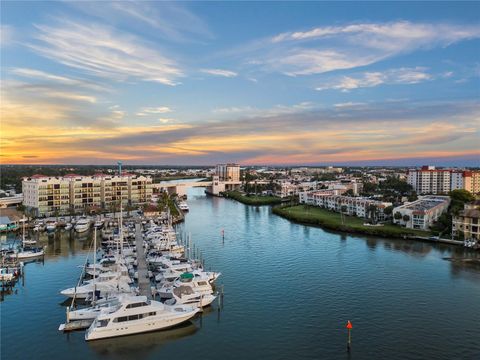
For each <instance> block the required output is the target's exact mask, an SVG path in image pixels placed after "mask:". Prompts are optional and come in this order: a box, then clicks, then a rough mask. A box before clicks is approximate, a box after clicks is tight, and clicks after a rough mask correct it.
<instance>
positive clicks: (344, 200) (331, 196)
mask: <svg viewBox="0 0 480 360" xmlns="http://www.w3.org/2000/svg"><path fill="white" fill-rule="evenodd" d="M338 191H339V190H335V189H326V190H320V191H312V192H304V193H301V194H299V201H300V203H302V204H308V205H313V206H319V207H322V208H325V209H328V210H330V211H336V212H343V213H345V214H347V215H350V216H357V217H361V218H372V217H374V218H375V219H376V220H379V221H383V220H386V218H387V215H386V214H385V212H384V210H385V208H387V207H389V206H392V203H391V202H383V201H378V200H372V199H367V198H362V197H352V196H343V195H338ZM372 209H375V211H372Z"/></svg>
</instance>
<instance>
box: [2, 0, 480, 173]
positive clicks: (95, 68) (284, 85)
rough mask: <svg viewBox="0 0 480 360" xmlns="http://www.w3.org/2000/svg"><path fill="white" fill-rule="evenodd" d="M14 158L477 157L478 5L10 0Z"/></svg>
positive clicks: (5, 104) (380, 160)
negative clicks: (45, 0) (51, 0)
mask: <svg viewBox="0 0 480 360" xmlns="http://www.w3.org/2000/svg"><path fill="white" fill-rule="evenodd" d="M1 10H2V11H1V12H2V15H1V78H2V83H1V157H0V159H1V162H2V163H3V164H21V163H38V164H56V163H60V164H110V163H115V162H116V161H117V160H123V161H124V163H126V164H166V165H167V164H168V165H170V164H177V165H211V164H215V163H217V162H226V161H230V162H239V163H240V164H245V165H247V164H252V165H253V164H257V165H263V164H272V165H277V164H278V165H283V164H288V165H295V164H307V165H316V164H328V165H331V164H372V165H381V164H386V165H419V164H424V163H432V164H437V165H459V166H463V165H470V166H475V165H477V166H478V165H480V160H479V159H480V146H479V144H480V136H479V115H480V103H479V96H480V22H479V15H478V14H480V3H478V2H477V3H475V2H470V3H459V2H455V3H447V2H441V3H432V2H425V3H418V4H414V3H401V2H400V3H388V2H381V3H361V4H358V3H357V4H356V3H346V2H341V3H333V4H331V3H324V2H320V3H288V2H278V3H274V2H267V3H253V2H242V3H219V2H210V3H198V2H196V3H188V2H182V3H174V4H173V3H172V4H171V3H159V2H138V3H135V2H75V3H70V2H58V3H55V2H37V1H35V2H2V5H1Z"/></svg>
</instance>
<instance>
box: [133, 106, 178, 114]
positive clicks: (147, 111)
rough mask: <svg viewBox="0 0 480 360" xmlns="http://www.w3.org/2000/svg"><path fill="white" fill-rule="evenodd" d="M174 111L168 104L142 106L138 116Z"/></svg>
mask: <svg viewBox="0 0 480 360" xmlns="http://www.w3.org/2000/svg"><path fill="white" fill-rule="evenodd" d="M172 111H173V110H172V109H170V108H169V107H168V106H158V107H146V108H142V109H141V110H140V111H139V112H137V116H148V115H157V114H166V113H170V112H172Z"/></svg>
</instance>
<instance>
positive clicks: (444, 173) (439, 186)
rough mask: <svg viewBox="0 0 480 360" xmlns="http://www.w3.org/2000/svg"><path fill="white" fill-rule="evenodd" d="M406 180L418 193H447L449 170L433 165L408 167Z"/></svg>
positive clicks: (449, 181) (448, 189) (449, 180)
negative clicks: (436, 167) (418, 167)
mask: <svg viewBox="0 0 480 360" xmlns="http://www.w3.org/2000/svg"><path fill="white" fill-rule="evenodd" d="M407 182H408V183H409V184H410V185H412V187H413V188H414V190H415V191H416V192H417V193H418V194H447V193H448V192H449V191H450V186H451V184H450V183H451V170H444V169H442V170H439V169H435V166H423V167H422V168H421V169H418V170H417V169H410V170H408V174H407Z"/></svg>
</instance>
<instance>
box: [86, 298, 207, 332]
mask: <svg viewBox="0 0 480 360" xmlns="http://www.w3.org/2000/svg"><path fill="white" fill-rule="evenodd" d="M198 311H199V309H198V308H196V307H193V306H190V305H165V304H162V303H161V302H159V301H154V300H147V297H146V296H134V297H128V298H125V299H124V300H123V301H122V304H121V306H120V307H119V308H118V309H117V310H116V311H114V312H112V313H108V314H100V315H98V316H97V318H95V320H94V321H93V323H92V325H90V327H89V328H88V330H87V332H86V333H85V340H87V341H90V340H97V339H104V338H110V337H117V336H125V335H132V334H138V333H144V332H149V331H156V330H161V329H166V328H169V327H172V326H175V325H178V324H181V323H183V322H185V321H187V320H189V319H191V318H192V317H193V316H195V314H196V313H197V312H198Z"/></svg>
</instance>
